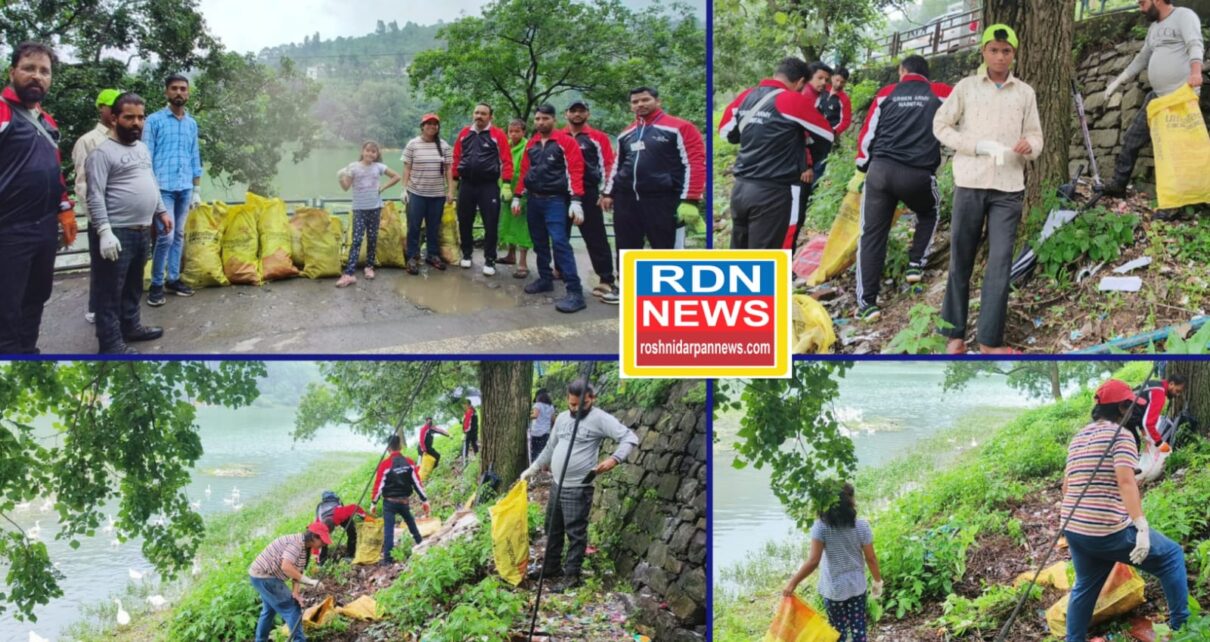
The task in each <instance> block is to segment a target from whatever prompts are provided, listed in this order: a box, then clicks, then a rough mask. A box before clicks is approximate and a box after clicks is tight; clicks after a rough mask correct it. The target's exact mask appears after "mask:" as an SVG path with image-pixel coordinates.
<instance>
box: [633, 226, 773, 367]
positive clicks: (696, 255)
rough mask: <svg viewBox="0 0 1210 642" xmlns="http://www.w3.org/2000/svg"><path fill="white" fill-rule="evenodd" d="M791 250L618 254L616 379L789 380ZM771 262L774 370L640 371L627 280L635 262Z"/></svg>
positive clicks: (634, 297) (659, 251) (667, 251)
mask: <svg viewBox="0 0 1210 642" xmlns="http://www.w3.org/2000/svg"><path fill="white" fill-rule="evenodd" d="M790 258H791V257H790V250H721V249H720V250H622V252H621V258H620V262H621V265H620V266H619V267H620V268H621V269H620V273H621V275H622V278H623V283H622V285H623V287H622V305H621V306H619V307H620V308H621V309H620V311H619V314H621V323H620V326H621V328H620V330H621V331H620V332H619V333H618V357H619V359H620V364H619V374H620V376H622V377H624V378H627V379H639V378H657V377H666V378H700V379H707V378H710V379H713V378H719V377H750V378H787V377H789V376H790V371H791V368H792V363H793V360H792V359H791V356H790V345H791V333H792V332H793V326H792V325H791V323H790V319H791V311H790V283H791V282H792V280H793V279H792V275H791V271H790V265H791V262H790ZM770 260H771V261H773V265H774V269H775V272H776V273H777V274H780V275H781V276H780V278H777V279H775V281H774V292H773V299H774V305H775V306H776V311H779V312H780V314H777V315H776V316H775V317H774V320H775V324H776V325H775V327H774V341H773V354H774V365H772V366H734V367H718V366H639V365H638V364H637V357H638V351H637V349H636V348H637V343H636V341H637V337H636V331H637V329H636V325H637V317H636V316H635V311H636V309H637V307H636V306H637V304H638V302H637V296H638V295H637V294H636V293H635V288H633V287H628V286H627V283H626V281H625V279H627V278H630V275H633V274H635V273H636V266H637V263H638V262H639V261H770Z"/></svg>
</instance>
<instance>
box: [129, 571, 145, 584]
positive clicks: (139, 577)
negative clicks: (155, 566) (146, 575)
mask: <svg viewBox="0 0 1210 642" xmlns="http://www.w3.org/2000/svg"><path fill="white" fill-rule="evenodd" d="M126 572H127V574H129V575H130V579H132V580H134V581H136V582H142V581H143V574H142V573H140V572H138V571H136V570H134V569H133V568H132V569H128V570H127V571H126Z"/></svg>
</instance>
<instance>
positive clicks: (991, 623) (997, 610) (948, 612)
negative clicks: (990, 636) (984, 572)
mask: <svg viewBox="0 0 1210 642" xmlns="http://www.w3.org/2000/svg"><path fill="white" fill-rule="evenodd" d="M1024 592H1025V586H1021V587H1019V588H1013V587H1011V586H1000V585H996V586H988V587H985V588H984V589H983V594H982V595H980V596H979V597H977V598H975V599H969V598H965V597H962V596H961V595H957V594H950V595H949V596H948V597H947V598H945V604H943V605H942V607H941V608H942V615H941V617H939V618H937V619H936V620H934V622H933V623H934V625H936V626H938V627H940V628H942V629H945V631H946V632H948V633H950V634H952V635H956V636H959V637H961V636H964V635H966V634H968V633H972V632H974V633H984V632H986V631H990V630H994V629H996V628H998V627H999V626H1000V624H1001V623H1002V622H1003V621H1004V620H1005V619H1006V618H1007V617H1008V614H1009V613H1011V612H1012V610H1013V607H1014V606H1015V605H1016V603H1017V600H1019V599H1021V594H1022V593H1024ZM1028 599H1029V600H1034V601H1036V600H1040V599H1042V587H1040V586H1031V587H1030V590H1029V598H1028Z"/></svg>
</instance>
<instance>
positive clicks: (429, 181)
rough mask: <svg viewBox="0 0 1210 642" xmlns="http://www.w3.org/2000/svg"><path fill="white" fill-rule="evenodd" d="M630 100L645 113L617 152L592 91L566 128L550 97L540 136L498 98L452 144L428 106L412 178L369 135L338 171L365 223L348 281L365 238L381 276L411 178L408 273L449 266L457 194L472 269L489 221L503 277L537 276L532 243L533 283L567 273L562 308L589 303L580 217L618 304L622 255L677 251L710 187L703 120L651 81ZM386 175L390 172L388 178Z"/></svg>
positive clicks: (413, 144)
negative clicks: (391, 212) (396, 202)
mask: <svg viewBox="0 0 1210 642" xmlns="http://www.w3.org/2000/svg"><path fill="white" fill-rule="evenodd" d="M630 107H631V111H632V112H633V113H634V115H635V121H634V122H633V123H632V124H631V125H630V126H629V127H628V128H627V129H626V130H624V131H623V132H622V133H621V134H619V136H618V139H617V141H618V143H617V145H618V147H617V151H616V152H615V150H614V145H613V142H612V141H611V140H610V138H609V136H608V135H606V134H605V133H604V132H601V131H599V130H597V129H594V128H593V127H592V126H590V125H589V124H588V120H589V117H590V116H591V112H590V109H589V106H588V103H587V102H586V101H584V100H575V101H573V102H572V103H571V104H569V105H568V107H567V109H566V111H565V112H564V118H565V120H566V125H565V126H564V127H563V128H558V127H557V123H556V119H557V115H556V111H555V108H554V107H553V106H551V105H548V104H543V105H539V106H538V107H537V108H536V109H535V110H534V114H533V133H532V134H529V133H527V124H526V122H525V121H523V120H521V119H514V120H512V121H510V122H509V123H508V125H507V130H502V129H500V128H499V127H497V126H495V125H494V124H493V117H494V110H493V109H492V106H491V105H489V104H487V103H479V104H477V105H475V108H474V110H473V112H472V114H471V118H472V122H471V124H470V125H467V126H465V127H463V128H462V129H461V130H460V131H459V132H458V133H457V135H456V136H455V137H454V142H453V144H447V143H446V142H445V141H444V140H443V139H442V138H441V118H440V117H439V116H438V115H437V114H431V113H430V114H425V115H424V116H422V117H421V119H420V128H421V133H420V135H419V136H417V137H415V138H413V139H412V140H410V141H408V143H407V145H406V146H405V147H404V150H403V155H402V161H403V174H402V175H400V174H398V173H396V172H394V171H393V170H391V169H390V168H389V167H387V166H386V165H385V164H384V163H382V157H381V152H380V150H379V147H378V144H377V143H376V142H374V141H367V142H366V143H365V144H364V145H363V146H362V152H361V155H362V157H361V160H360V161H359V162H355V163H350V164H349V166H347V167H345V168H343V169H341V170H340V172H339V173H338V178H339V180H340V184H341V187H342V188H344V189H346V190H347V189H349V188H350V187H352V188H353V220H354V223H353V244H352V247H351V248H350V250H349V260H348V263H347V265H346V267H345V270H344V275H343V276H342V277H341V279H340V280H339V281H338V282H337V284H336V285H337V287H346V286H348V285H351V284H352V283H354V282H356V277H355V276H354V273H355V271H356V259H357V256H358V254H359V252H360V249H361V242H362V238H363V236H364V237H366V240H367V246H368V247H367V259H368V261H367V265H366V270H365V275H366V278H369V279H372V278H374V260H375V256H374V246H375V244H376V232H377V229H378V221H379V216H380V215H381V208H382V197H381V194H382V193H383V192H384V191H386V190H387V189H389V188H390V187H392V186H394V185H395V184H396V183H402V184H403V201H404V203H405V204H406V208H407V225H408V227H407V239H408V241H407V243H408V247H407V254H408V262H407V271H408V273H410V274H419V273H420V268H421V265H422V264H427V265H428V266H430V267H431V268H432V269H436V270H445V269H446V268H447V264H446V262H445V261H444V260H443V259H442V257H441V253H440V243H439V240H438V232H439V230H440V227H441V214H442V211H443V209H444V208H445V206H446V204H447V203H451V202H456V204H457V205H456V207H457V213H458V236H459V243H460V250H461V258H460V260H459V263H458V264H459V266H460V267H461V268H463V269H470V268H471V267H473V265H474V249H475V248H474V226H475V221H476V218H478V219H479V220H481V221H482V224H483V229H484V239H483V263H482V271H483V274H484V275H485V276H489V277H490V276H494V275H495V274H496V266H497V264H501V265H515V266H516V268H515V269H514V270H513V276H514V277H516V278H519V279H524V278H527V277H529V275H530V271H529V267H528V254H529V251H530V250H533V253H534V255H535V263H536V267H537V271H538V278H537V279H536V280H534V281H531V282H530V283H528V284H527V285H526V286H525V291H526V292H527V293H529V294H539V293H545V292H553V291H554V289H555V281H556V280H562V281H563V285H564V288H565V293H564V296H563V297H562V298H560V299H559V300H557V301H556V302H555V309H557V310H559V311H560V312H569V313H570V312H577V311H579V310H583V309H584V308H585V307H586V305H587V304H586V303H585V298H584V288H583V286H582V279H581V278H580V275H579V270H578V268H577V266H576V261H575V253H574V251H573V250H572V247H571V228H572V226H573V225H574V226H576V227H578V228H579V230H580V235H581V237H582V238H583V239H584V244H585V245H586V246H587V248H588V255H589V258H590V259H591V262H592V267H593V271H594V272H595V273H596V275H597V279H598V283H597V285H596V286H595V287H594V288H593V289H592V294H593V295H594V296H596V297H597V298H599V299H600V300H601V301H602V302H604V303H610V304H617V303H618V301H619V291H618V285H617V284H618V279H617V274H616V271H615V269H614V266H615V265H616V264H617V252H620V251H621V250H626V249H641V248H643V247H644V246H645V245H650V247H652V248H657V249H671V248H673V247H674V246H675V243H676V231H677V227H678V226H681V225H684V224H686V223H695V222H696V221H697V220H699V219H700V217H701V198H702V192H703V190H704V189H705V145H704V142H703V140H702V136H701V133H700V132H699V131H698V130H697V129H696V127H694V126H693V125H692V124H691V123H689V122H687V121H685V120H682V119H680V118H676V117H674V116H671V115H669V114H666V113H665V112H664V111H663V109H662V108H661V106H660V100H659V92H658V91H657V90H656V89H654V88H652V87H639V88H636V89H633V90H631V92H630ZM384 175H385V176H387V177H388V179H389V180H388V181H387V182H385V183H383V182H382V181H381V177H382V176H384ZM607 211H612V212H613V213H614V234H615V239H616V242H615V245H616V251H615V249H614V248H611V247H610V244H609V235H608V232H607V231H606V225H605V214H604V213H605V212H607ZM422 227H423V228H424V229H425V234H424V236H423V238H422V235H421V228H422ZM422 242H423V243H424V246H425V247H424V254H423V256H424V258H423V259H421V256H422V255H421V243H422ZM501 245H503V246H505V247H507V249H508V251H507V254H505V255H504V256H503V257H501V256H499V255H498V248H499V247H500V246H501Z"/></svg>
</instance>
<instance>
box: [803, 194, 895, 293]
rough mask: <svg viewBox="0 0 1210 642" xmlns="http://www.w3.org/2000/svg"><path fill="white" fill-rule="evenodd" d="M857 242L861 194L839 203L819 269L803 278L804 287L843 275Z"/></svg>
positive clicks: (849, 195)
mask: <svg viewBox="0 0 1210 642" xmlns="http://www.w3.org/2000/svg"><path fill="white" fill-rule="evenodd" d="M903 211H904V210H903V209H902V208H900V209H897V210H895V214H894V216H893V217H892V218H891V226H892V227H894V225H895V223H896V222H897V221H898V220H899V216H900V215H901V214H903ZM860 238H861V194H859V193H857V192H849V193H847V194H845V195H844V200H843V201H841V203H840V211H838V212H837V213H836V218H835V219H833V220H832V229H831V230H830V231H829V232H828V242H827V244H826V245H824V248H823V255H822V256H820V257H819V267H818V268H816V269H815V272H814V274H812V275H811V276H810V277H808V278H807V285H819V284H820V283H823V282H825V281H827V280H828V279H830V278H832V277H834V276H836V275H837V274H840V273H841V272H843V271H845V269H847V268H848V267H849V266H850V265H852V264H853V259H854V258H856V256H857V241H858V239H860Z"/></svg>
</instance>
